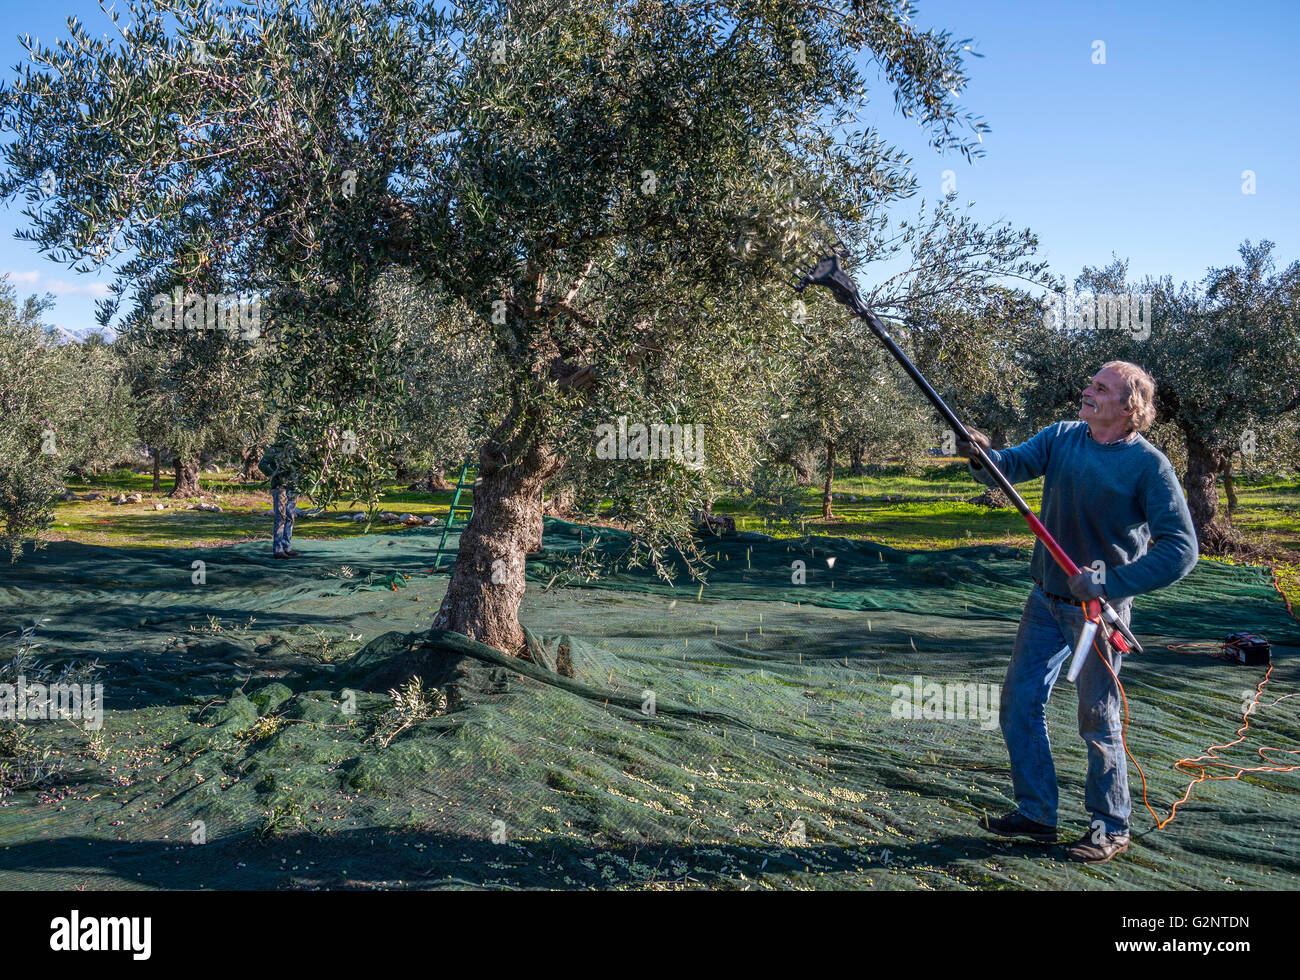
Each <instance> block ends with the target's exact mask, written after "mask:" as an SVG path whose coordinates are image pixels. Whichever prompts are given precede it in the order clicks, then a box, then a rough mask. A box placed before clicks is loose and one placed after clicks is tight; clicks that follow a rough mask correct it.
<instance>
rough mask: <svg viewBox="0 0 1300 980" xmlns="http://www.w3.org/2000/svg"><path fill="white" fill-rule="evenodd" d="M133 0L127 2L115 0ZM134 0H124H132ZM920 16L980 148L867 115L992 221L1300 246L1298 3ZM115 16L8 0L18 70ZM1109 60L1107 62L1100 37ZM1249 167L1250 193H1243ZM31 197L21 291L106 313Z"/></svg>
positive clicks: (1066, 261) (885, 98)
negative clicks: (29, 45)
mask: <svg viewBox="0 0 1300 980" xmlns="http://www.w3.org/2000/svg"><path fill="white" fill-rule="evenodd" d="M119 2H120V0H119ZM123 6H124V4H123ZM917 7H918V16H917V20H918V21H919V22H920V23H921V24H923V25H927V26H930V25H937V26H942V27H944V28H946V29H947V30H949V31H950V32H951V33H952V34H953V35H954V36H955V37H957V38H963V37H973V38H974V39H975V40H974V42H973V44H972V47H973V48H974V49H975V50H976V51H978V52H980V53H981V54H983V55H984V57H983V58H980V59H971V60H970V62H969V69H968V74H969V75H970V76H971V82H970V84H969V86H968V87H967V89H966V90H965V91H964V92H963V93H962V97H961V101H962V104H963V105H965V106H966V107H968V108H970V109H971V110H973V111H975V112H976V113H978V114H979V115H981V116H983V117H984V119H985V120H986V121H987V122H988V123H989V124H990V125H991V126H992V129H993V131H992V133H991V134H989V135H987V136H986V137H985V140H984V145H985V147H986V149H987V154H986V155H985V156H984V157H983V158H982V159H980V160H978V161H976V163H975V164H973V165H971V164H967V163H966V162H965V161H964V160H963V159H962V158H961V157H960V156H957V155H946V156H940V155H939V154H937V153H936V152H935V151H933V150H931V149H930V148H929V147H928V145H927V142H926V139H925V137H924V136H923V134H921V133H920V132H919V130H918V129H917V128H916V126H915V125H914V124H913V123H912V122H910V121H908V120H904V119H902V118H901V117H899V116H897V115H895V114H894V111H893V99H892V97H891V96H890V95H889V94H888V93H886V92H884V91H883V90H882V91H880V93H879V95H878V96H877V97H876V100H875V107H876V109H877V111H878V112H877V115H876V116H874V117H873V118H871V119H870V120H869V121H870V122H872V123H873V124H875V125H877V126H879V127H880V129H881V130H882V132H883V133H884V135H885V136H886V137H887V138H888V139H890V140H892V141H893V142H895V143H896V144H897V145H899V146H901V147H902V148H903V149H905V150H907V151H908V152H909V153H910V154H911V155H912V157H913V162H914V166H915V169H916V172H917V174H918V177H919V179H920V181H921V186H922V193H923V194H924V195H925V196H926V197H927V198H930V199H932V200H933V199H935V198H938V197H940V196H942V192H943V189H942V183H943V172H944V171H945V170H952V171H954V172H955V175H956V182H957V192H958V199H959V200H960V201H962V202H965V201H968V200H973V201H975V203H976V208H975V213H976V214H977V215H978V216H979V217H980V218H982V219H984V220H987V221H994V220H1007V221H1010V222H1011V223H1012V224H1014V225H1015V226H1017V227H1023V226H1028V227H1029V228H1032V229H1033V230H1034V231H1035V232H1037V233H1038V235H1039V239H1040V243H1041V255H1042V257H1043V258H1045V259H1046V260H1047V261H1049V262H1050V263H1051V266H1052V269H1053V271H1055V272H1058V273H1061V274H1065V275H1068V276H1070V277H1073V276H1074V275H1075V274H1076V273H1077V272H1078V271H1079V269H1080V268H1082V266H1084V265H1097V264H1103V263H1105V262H1107V261H1109V259H1110V256H1111V253H1112V252H1113V253H1115V254H1118V255H1119V256H1120V257H1123V258H1128V259H1130V260H1131V266H1130V272H1131V273H1132V274H1133V275H1134V276H1135V277H1136V278H1140V277H1142V276H1143V275H1147V274H1151V275H1166V274H1167V275H1172V276H1173V277H1174V278H1175V279H1176V280H1183V279H1186V280H1192V281H1194V280H1197V279H1199V278H1200V277H1201V276H1202V275H1204V273H1205V270H1206V268H1207V267H1208V266H1211V265H1228V264H1231V263H1233V262H1235V261H1236V258H1237V255H1236V249H1237V246H1238V245H1239V244H1240V243H1241V242H1242V240H1244V239H1246V238H1249V239H1251V240H1252V241H1258V240H1260V239H1265V238H1267V239H1271V240H1272V241H1274V242H1276V243H1277V246H1278V247H1277V250H1276V253H1275V254H1276V256H1277V258H1278V260H1279V264H1285V263H1287V262H1290V261H1292V260H1294V259H1296V258H1300V172H1298V171H1300V127H1298V126H1297V122H1300V110H1298V109H1297V106H1300V69H1298V68H1297V67H1296V65H1297V58H1296V55H1295V53H1294V50H1293V38H1294V37H1295V35H1296V33H1297V32H1296V28H1297V27H1300V3H1297V2H1296V0H1272V2H1260V3H1254V4H1249V5H1247V4H1242V5H1240V6H1238V5H1234V4H1223V3H1207V2H1186V0H1184V2H1165V0H1142V2H1139V3H1131V2H1129V3H1109V2H1086V3H1085V2H1065V0H1045V2H1043V0H1040V2H1030V0H967V2H961V0H917ZM74 13H75V14H76V15H77V16H78V17H79V18H80V19H81V20H82V21H83V22H84V23H86V24H87V26H88V27H91V28H94V27H95V26H96V25H100V24H103V23H104V17H103V15H102V14H101V13H100V11H99V8H98V6H97V5H96V4H95V3H94V2H93V0H63V2H59V0H54V2H53V3H49V4H31V3H17V2H15V0H0V14H2V15H3V16H2V17H0V23H3V32H2V33H0V56H3V58H2V61H3V65H4V71H5V74H6V77H8V76H10V74H11V67H12V66H13V65H14V64H16V63H17V62H19V61H20V60H21V58H22V54H23V52H22V48H21V47H20V45H19V43H18V39H17V35H19V34H20V33H22V32H27V33H30V34H32V35H34V36H35V37H38V38H41V39H43V40H46V41H52V40H53V39H54V38H55V37H56V36H58V35H61V34H65V33H66V18H67V16H68V14H74ZM1095 41H1102V42H1104V44H1105V64H1094V62H1093V55H1094V42H1095ZM1246 170H1249V171H1253V173H1254V175H1255V193H1254V194H1243V193H1242V184H1243V179H1242V172H1243V171H1246ZM23 220H24V219H23V218H22V215H21V214H20V208H19V207H16V206H9V207H7V208H0V272H8V273H10V275H11V278H12V279H13V280H14V282H15V284H16V285H17V286H18V289H19V292H20V294H21V295H26V294H27V293H29V292H44V291H47V290H48V291H50V292H53V293H55V294H56V296H57V306H56V307H55V308H54V310H53V311H52V312H51V314H50V320H51V322H53V323H55V324H58V325H60V326H63V327H65V328H68V329H73V330H79V329H86V328H90V327H92V326H93V325H94V303H93V301H94V297H95V296H96V295H102V294H103V291H104V289H105V283H106V281H107V280H106V279H102V278H101V279H96V278H95V277H92V276H78V275H76V274H75V273H72V272H70V271H69V270H68V269H66V268H64V267H61V266H58V265H56V264H54V263H52V262H50V261H49V260H48V259H46V258H44V257H43V256H41V255H40V254H39V253H38V252H37V251H36V250H35V249H34V248H33V247H32V246H31V245H30V244H28V243H26V242H20V241H17V240H15V239H14V238H13V232H14V230H15V229H16V228H17V227H19V226H20V224H21V223H22V222H23Z"/></svg>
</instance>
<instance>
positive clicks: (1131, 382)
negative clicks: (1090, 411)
mask: <svg viewBox="0 0 1300 980" xmlns="http://www.w3.org/2000/svg"><path fill="white" fill-rule="evenodd" d="M1107 368H1114V369H1115V371H1116V372H1117V373H1118V374H1119V376H1120V377H1121V378H1123V379H1124V384H1125V385H1126V386H1127V388H1128V391H1127V392H1126V393H1125V395H1126V399H1125V402H1124V407H1125V408H1131V409H1133V418H1132V419H1131V420H1130V421H1131V424H1132V426H1133V431H1134V432H1145V431H1146V430H1147V429H1149V428H1151V423H1152V422H1154V421H1155V420H1156V379H1155V378H1153V377H1151V375H1150V374H1148V373H1147V372H1146V371H1145V370H1144V369H1143V368H1140V367H1138V366H1137V365H1136V364H1132V363H1130V362H1129V361H1107V362H1106V363H1105V364H1103V365H1102V366H1101V369H1102V370H1103V371H1104V370H1106V369H1107Z"/></svg>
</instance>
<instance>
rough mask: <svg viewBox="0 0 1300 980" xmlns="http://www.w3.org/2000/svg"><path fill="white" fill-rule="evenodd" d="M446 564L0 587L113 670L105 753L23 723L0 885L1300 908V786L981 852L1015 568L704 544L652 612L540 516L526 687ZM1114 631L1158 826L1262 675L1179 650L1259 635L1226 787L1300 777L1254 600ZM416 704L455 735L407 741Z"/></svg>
mask: <svg viewBox="0 0 1300 980" xmlns="http://www.w3.org/2000/svg"><path fill="white" fill-rule="evenodd" d="M440 536H441V532H440V531H437V532H435V531H433V530H418V529H417V530H407V531H402V532H394V533H389V534H376V535H370V536H367V537H364V538H360V539H351V540H340V541H299V542H296V543H295V544H296V547H298V548H299V549H300V551H301V552H302V555H301V557H300V558H298V559H296V560H293V561H287V562H286V561H276V560H272V558H271V556H270V554H269V551H268V548H267V546H266V544H265V543H264V542H263V543H258V544H244V545H237V546H233V547H227V548H217V549H172V550H164V549H134V550H128V549H113V548H102V547H90V546H83V545H77V544H72V543H56V544H51V545H50V546H49V547H47V548H46V549H45V550H43V551H41V552H38V553H36V554H35V555H29V556H28V557H27V558H26V559H24V560H23V561H22V562H20V563H18V564H15V565H6V566H4V567H3V568H0V632H4V631H8V632H9V635H8V636H6V637H5V638H4V639H3V640H0V645H2V644H6V643H7V644H13V643H14V642H15V641H16V635H17V633H18V631H20V630H22V629H24V628H26V627H29V626H31V625H32V623H33V621H34V620H36V619H37V618H38V617H40V619H41V622H40V624H39V625H38V626H37V628H36V630H35V633H34V634H33V642H35V643H37V644H38V646H37V647H36V649H35V650H34V651H33V656H35V657H36V658H37V659H38V660H40V661H41V662H43V663H45V664H46V665H50V666H54V667H58V666H59V665H60V664H62V663H67V662H72V663H81V662H85V661H90V660H97V661H98V662H99V664H100V665H101V669H100V670H99V671H97V672H96V674H95V680H96V681H97V682H100V683H102V684H103V685H104V692H105V713H104V720H103V726H102V729H100V730H99V731H98V732H95V731H88V730H86V727H85V725H84V724H83V723H81V722H73V721H52V722H49V721H47V722H31V723H28V726H29V727H30V728H32V729H34V731H35V735H36V736H37V737H38V738H39V739H41V740H42V742H43V743H45V744H48V745H51V746H53V751H54V758H56V759H58V760H61V761H62V762H63V763H64V765H65V769H64V771H63V772H61V773H60V774H59V775H58V776H57V777H56V778H54V779H52V780H51V781H50V782H49V783H48V784H47V785H45V786H44V787H40V788H35V789H22V790H19V791H17V792H15V793H12V794H10V795H9V796H8V797H7V798H5V799H3V800H0V883H2V884H3V886H4V887H7V888H22V887H42V888H50V887H60V888H69V887H89V888H120V887H144V888H157V887H183V888H200V887H202V888H276V887H330V888H340V887H371V886H387V887H418V888H426V887H450V886H475V887H485V888H504V887H611V886H613V887H630V888H644V887H699V886H712V887H737V888H745V887H764V886H771V887H782V888H787V887H792V886H793V887H804V888H816V887H836V888H842V887H877V888H931V889H935V888H938V889H946V888H971V887H980V888H1070V889H1074V888H1093V887H1095V888H1108V889H1109V888H1135V889H1140V888H1170V887H1173V888H1183V887H1186V888H1237V887H1240V888H1295V887H1297V884H1298V883H1300V874H1298V872H1300V820H1298V819H1297V818H1298V817H1300V779H1298V778H1297V777H1298V776H1300V773H1282V774H1272V773H1270V774H1254V775H1248V776H1245V777H1243V778H1242V779H1238V780H1232V781H1218V782H1207V783H1203V784H1201V785H1199V786H1197V787H1196V790H1195V791H1194V794H1193V797H1192V799H1191V801H1190V802H1189V803H1188V804H1185V805H1184V806H1183V807H1182V808H1180V810H1179V814H1178V818H1177V820H1176V821H1175V822H1174V823H1173V824H1172V825H1170V827H1169V828H1167V829H1166V830H1164V831H1161V832H1150V829H1151V821H1150V819H1149V815H1148V814H1147V813H1146V811H1145V810H1144V809H1142V807H1141V797H1140V788H1139V785H1138V781H1137V777H1136V773H1133V779H1132V783H1133V790H1134V797H1135V801H1134V802H1135V810H1134V817H1133V825H1134V835H1135V843H1136V846H1135V847H1134V849H1133V850H1132V851H1131V852H1130V853H1129V854H1128V855H1126V856H1125V857H1124V859H1122V860H1118V861H1113V862H1111V863H1109V864H1105V865H1100V866H1079V865H1075V864H1071V863H1070V862H1068V861H1066V860H1065V859H1064V857H1063V855H1062V852H1061V850H1060V849H1059V848H1051V847H1045V846H1042V845H1036V844H1031V843H1019V842H1004V841H997V840H991V839H988V838H987V837H986V836H985V835H984V834H983V833H982V832H981V831H980V830H979V829H978V827H977V826H976V820H977V819H978V818H979V817H980V816H981V815H982V814H984V813H986V812H987V813H1002V812H1005V811H1006V810H1007V809H1009V808H1010V807H1011V801H1010V799H1009V797H1008V794H1009V789H1010V776H1009V767H1008V763H1007V757H1006V750H1005V747H1004V745H1003V743H1002V738H1001V734H1000V732H999V730H998V727H997V697H998V690H999V685H1000V684H1001V681H1002V678H1003V672H1004V670H1005V667H1006V662H1007V658H1008V655H1009V653H1010V649H1011V644H1012V641H1013V638H1014V633H1015V629H1016V623H1017V620H1018V618H1019V614H1020V610H1021V608H1022V606H1023V603H1024V599H1025V596H1026V593H1027V591H1028V588H1029V586H1030V584H1031V583H1030V580H1029V578H1028V555H1027V553H1026V552H1024V551H1020V550H1017V549H1013V548H1007V547H975V548H964V549H959V550H953V551H937V552H936V551H930V552H904V551H897V550H893V549H890V548H886V547H882V546H878V545H875V544H872V543H870V542H866V541H858V540H848V539H842V538H811V539H801V540H797V541H795V540H776V539H772V538H767V537H764V536H762V535H758V534H739V535H725V536H722V537H719V538H706V539H704V542H703V545H702V547H703V548H704V550H705V552H706V554H707V556H708V560H709V564H710V565H711V568H709V569H708V571H707V582H705V583H704V585H703V589H701V587H700V583H699V582H698V581H695V580H692V579H690V578H689V576H688V575H687V574H686V573H685V569H684V566H682V567H680V568H679V574H678V576H677V578H676V579H675V580H674V581H673V582H672V583H668V582H665V581H663V580H662V579H659V578H657V577H656V576H655V575H654V574H653V573H651V572H649V571H647V570H645V569H634V568H627V567H612V566H613V565H615V563H616V561H617V559H618V557H619V556H620V555H623V554H624V553H625V552H626V550H627V548H628V544H629V539H628V537H627V535H626V534H624V533H623V532H619V531H614V530H609V529H604V528H600V529H596V528H590V527H582V526H579V525H575V524H568V523H565V522H562V521H555V520H548V521H547V522H546V526H545V534H544V545H543V550H542V552H541V553H539V554H536V555H533V556H530V560H529V564H528V578H529V588H528V592H527V595H526V597H525V600H524V603H523V607H522V609H521V614H520V618H521V621H522V622H523V624H524V625H525V627H526V628H527V630H528V633H529V639H530V645H531V648H532V655H531V657H532V659H531V662H529V661H524V660H517V659H513V658H509V657H506V656H504V655H502V654H500V653H498V652H496V651H494V650H492V649H490V648H487V647H484V646H482V645H480V644H477V643H473V642H471V641H468V640H466V639H465V638H464V637H461V636H459V635H456V634H449V633H431V632H428V628H429V624H430V622H431V621H432V618H433V615H434V613H435V612H436V611H437V607H438V603H439V600H440V599H441V597H442V593H443V592H444V590H445V588H446V582H447V575H446V571H445V568H446V563H444V571H443V572H441V573H439V574H433V573H432V572H431V571H430V570H431V569H432V568H433V565H434V561H433V558H434V552H435V549H436V545H437V539H438V538H439V537H440ZM454 542H455V536H454V535H453V536H452V538H451V544H452V545H454ZM830 559H833V562H831V561H830ZM196 561H201V562H202V563H203V565H202V566H200V567H199V568H196V567H195V565H194V563H195V562H196ZM798 563H802V568H801V567H800V565H799V564H798ZM593 575H594V576H596V577H594V578H593V577H592V576H593ZM797 581H798V582H800V583H801V584H796V582H797ZM1133 625H1134V628H1135V631H1136V632H1137V634H1138V636H1139V637H1140V639H1141V640H1142V642H1143V644H1144V645H1145V647H1146V651H1147V652H1146V653H1145V654H1143V655H1141V656H1134V657H1130V658H1129V659H1128V660H1127V661H1126V663H1125V665H1124V670H1123V679H1124V681H1125V686H1126V689H1127V692H1128V696H1129V700H1130V704H1131V708H1132V713H1133V717H1132V728H1131V730H1130V736H1129V744H1130V747H1131V748H1132V749H1133V751H1134V752H1135V754H1136V755H1137V757H1138V760H1139V761H1140V762H1141V763H1142V765H1143V768H1144V769H1145V770H1146V772H1147V775H1148V778H1149V780H1150V781H1151V789H1150V796H1151V800H1152V802H1153V804H1154V805H1155V806H1156V808H1157V810H1158V811H1160V812H1161V814H1162V816H1163V815H1164V814H1165V813H1167V811H1168V807H1169V805H1170V804H1171V803H1172V802H1173V801H1174V800H1176V799H1177V798H1178V797H1179V796H1181V795H1182V792H1183V789H1184V787H1185V786H1186V784H1187V781H1188V778H1187V777H1186V776H1184V775H1182V774H1179V773H1177V772H1175V771H1174V770H1173V769H1172V768H1171V766H1172V765H1173V763H1174V762H1176V761H1177V760H1178V759H1181V758H1184V757H1188V756H1197V755H1200V754H1202V753H1203V752H1204V750H1205V748H1206V746H1208V745H1213V744H1216V743H1222V742H1226V741H1229V740H1231V739H1232V738H1233V737H1234V735H1233V733H1234V731H1235V730H1236V728H1237V727H1238V726H1239V725H1240V723H1241V716H1242V712H1243V709H1244V702H1245V701H1248V700H1249V699H1250V697H1251V695H1252V692H1253V690H1254V688H1255V685H1256V684H1257V683H1258V681H1259V679H1260V678H1261V677H1262V676H1263V669H1262V668H1247V667H1233V666H1229V665H1226V664H1224V663H1223V662H1221V661H1218V660H1215V659H1212V658H1211V657H1207V656H1200V655H1193V654H1189V653H1179V652H1174V651H1171V650H1169V649H1167V645H1168V644H1171V643H1184V642H1188V641H1206V640H1214V639H1221V638H1222V637H1224V636H1225V635H1227V634H1229V633H1232V632H1235V631H1237V630H1242V629H1249V630H1251V631H1252V632H1257V633H1262V634H1264V635H1265V636H1267V637H1268V638H1269V640H1270V641H1272V643H1273V644H1274V659H1275V662H1276V666H1275V669H1274V673H1273V677H1272V679H1271V680H1270V683H1269V685H1268V687H1266V688H1265V693H1264V695H1263V697H1262V698H1261V699H1260V704H1259V706H1257V707H1256V708H1255V709H1254V710H1253V711H1252V714H1251V716H1250V717H1251V729H1250V731H1249V732H1248V733H1247V737H1246V739H1245V740H1244V741H1243V743H1242V744H1240V745H1238V746H1235V747H1233V748H1232V749H1230V750H1226V751H1225V752H1224V753H1223V755H1224V757H1225V758H1226V759H1229V760H1230V761H1232V762H1235V763H1239V764H1241V765H1246V766H1249V765H1259V764H1261V762H1260V759H1259V757H1258V756H1257V755H1256V750H1257V749H1258V748H1259V747H1260V746H1273V747H1278V748H1281V749H1295V748H1297V747H1300V742H1297V733H1298V732H1300V724H1297V718H1298V717H1300V698H1296V699H1293V700H1282V701H1277V699H1278V698H1279V697H1281V696H1282V695H1285V694H1287V693H1291V692H1293V691H1295V690H1296V681H1297V679H1298V677H1300V670H1298V669H1297V666H1296V658H1295V654H1296V652H1297V648H1300V629H1298V628H1297V623H1296V621H1295V620H1293V619H1291V618H1290V617H1289V615H1288V612H1287V610H1286V608H1285V605H1284V602H1283V600H1282V598H1281V596H1280V595H1279V594H1278V593H1277V592H1276V591H1275V590H1274V588H1273V586H1272V582H1271V580H1270V576H1269V574H1268V572H1267V571H1266V570H1263V569H1259V568H1253V567H1243V566H1229V565H1226V564H1222V563H1215V562H1207V561H1202V562H1201V563H1200V564H1199V565H1198V567H1197V569H1196V570H1195V572H1193V574H1192V575H1191V576H1189V577H1188V578H1187V579H1185V580H1184V581H1183V582H1181V583H1179V584H1178V585H1177V586H1175V587H1173V588H1170V589H1167V590H1164V591H1162V592H1160V593H1158V594H1155V595H1152V596H1146V597H1140V598H1139V599H1138V600H1137V602H1136V605H1135V611H1134V617H1133ZM10 653H11V649H10V648H4V649H0V659H4V658H7V657H8V655H9V654H10ZM412 674H416V675H418V676H419V677H420V678H421V679H422V681H423V684H424V685H425V687H426V688H428V687H436V688H438V690H439V691H440V692H441V693H442V694H443V695H444V696H445V697H446V710H444V711H442V712H441V713H436V708H435V709H434V711H435V713H431V715H430V716H429V717H426V718H423V720H421V719H420V718H419V717H418V715H411V716H408V717H406V718H405V719H403V718H401V717H400V716H395V715H394V714H393V712H392V709H393V700H392V698H391V697H390V696H389V693H388V692H389V690H390V689H391V688H395V687H401V686H402V685H403V684H404V683H405V682H406V681H407V679H408V678H409V677H410V676H411V675H412ZM936 692H942V695H943V696H944V698H945V699H946V702H945V705H944V707H945V709H946V710H944V711H942V712H938V711H931V710H929V708H932V707H934V705H935V704H936V703H937V702H935V701H934V698H935V697H936ZM954 692H955V697H954ZM963 699H964V700H963ZM435 701H436V699H435ZM1275 702H1276V703H1275ZM962 704H965V705H966V707H967V708H968V709H969V710H967V711H966V713H965V714H966V716H965V717H953V714H954V710H953V709H954V708H956V713H958V714H960V713H961V705H962ZM927 706H929V707H927ZM1075 709H1076V704H1075V698H1074V689H1073V687H1072V686H1071V685H1069V684H1067V683H1065V681H1064V680H1063V679H1062V681H1061V682H1060V684H1059V685H1058V688H1057V690H1056V692H1055V694H1054V695H1053V698H1052V700H1051V702H1050V704H1049V707H1048V720H1049V724H1050V725H1051V730H1052V734H1053V738H1054V745H1053V748H1054V751H1055V753H1056V759H1057V767H1058V773H1059V778H1060V783H1061V830H1062V836H1063V837H1066V836H1077V835H1079V834H1081V833H1083V832H1084V831H1086V830H1087V829H1088V822H1087V816H1086V813H1085V811H1084V809H1083V780H1084V770H1085V760H1086V757H1085V749H1084V746H1083V744H1082V743H1081V742H1080V740H1079V738H1078V736H1077V734H1076V722H1075ZM936 714H942V715H943V717H935V715H936ZM909 715H910V716H909ZM386 726H387V727H386ZM403 726H404V727H403ZM1282 758H1290V759H1292V760H1295V759H1297V758H1300V757H1297V756H1290V757H1287V756H1283V757H1282ZM197 841H202V843H198V842H197Z"/></svg>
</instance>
